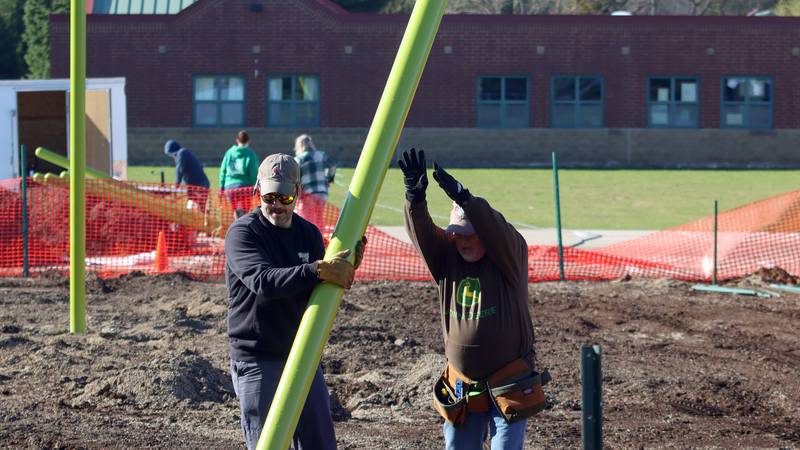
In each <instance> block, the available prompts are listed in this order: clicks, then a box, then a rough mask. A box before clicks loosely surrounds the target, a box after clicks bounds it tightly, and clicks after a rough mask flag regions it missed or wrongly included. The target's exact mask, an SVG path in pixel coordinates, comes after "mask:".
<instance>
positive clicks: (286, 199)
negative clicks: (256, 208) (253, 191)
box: [261, 192, 295, 205]
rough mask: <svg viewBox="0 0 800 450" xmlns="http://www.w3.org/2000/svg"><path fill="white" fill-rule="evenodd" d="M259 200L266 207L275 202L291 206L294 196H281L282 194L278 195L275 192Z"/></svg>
mask: <svg viewBox="0 0 800 450" xmlns="http://www.w3.org/2000/svg"><path fill="white" fill-rule="evenodd" d="M261 200H262V201H263V202H264V203H266V204H268V205H271V204H273V203H275V201H276V200H277V201H279V202H281V204H283V205H291V204H292V203H294V200H295V197H294V195H283V194H278V193H276V192H272V193H269V194H264V195H262V196H261Z"/></svg>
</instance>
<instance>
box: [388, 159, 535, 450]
mask: <svg viewBox="0 0 800 450" xmlns="http://www.w3.org/2000/svg"><path fill="white" fill-rule="evenodd" d="M398 165H399V166H400V169H401V170H402V171H403V178H404V182H405V188H406V204H405V223H406V230H407V231H408V234H409V236H410V237H411V241H412V242H413V244H414V246H415V247H416V249H417V252H419V254H420V255H421V256H422V258H423V259H424V260H425V264H426V265H427V266H428V270H430V273H431V275H432V276H433V278H434V279H435V280H436V283H437V284H438V285H439V289H438V294H439V305H440V311H441V319H442V329H443V332H444V338H445V354H446V356H447V360H448V364H447V366H446V367H445V369H444V371H443V373H442V375H441V377H439V379H438V380H437V381H436V383H435V385H434V389H433V393H434V402H433V403H434V407H435V408H436V410H437V412H439V414H440V415H441V416H442V417H443V418H444V419H445V422H444V425H443V432H444V440H445V448H447V449H459V450H461V449H481V448H483V442H484V441H485V440H486V439H487V437H488V438H490V439H491V444H492V449H493V450H500V449H506V450H508V449H522V447H523V445H524V443H525V423H526V419H527V418H528V417H530V416H532V415H533V414H536V413H538V412H539V411H541V410H542V409H543V408H544V406H545V404H546V402H545V397H544V393H543V391H542V384H545V383H546V382H547V379H548V378H549V374H547V371H546V370H545V372H544V373H542V374H540V373H538V372H537V371H536V370H537V368H536V358H535V352H534V339H533V324H532V322H531V316H530V313H529V312H528V246H527V244H526V243H525V239H524V238H523V237H522V235H520V233H519V232H518V231H517V230H516V229H514V227H513V226H512V225H511V224H509V223H508V222H507V221H506V220H505V218H504V217H503V215H502V214H500V213H499V212H497V211H495V210H494V209H492V207H491V206H489V203H488V202H487V201H486V200H484V199H483V198H480V197H475V196H473V195H472V194H470V192H469V190H467V189H466V188H464V186H463V185H462V184H461V183H459V182H458V181H457V180H456V179H455V178H453V176H451V175H450V174H449V173H447V172H446V171H445V170H444V169H442V168H441V167H440V166H439V165H438V164H436V163H434V172H433V178H434V179H435V180H436V182H437V183H438V184H439V187H441V188H442V190H443V191H444V192H445V194H447V196H448V197H450V198H451V199H452V200H453V209H452V211H451V213H450V224H449V225H448V226H447V229H446V230H443V229H441V228H439V227H438V226H436V224H434V223H433V220H432V219H431V216H430V214H429V213H428V206H427V202H426V200H425V190H426V189H427V187H428V176H427V174H426V171H427V169H426V165H425V153H424V152H423V151H420V152H419V153H417V151H416V150H415V149H413V148H412V149H411V150H410V151H407V152H403V156H402V158H401V159H400V160H399V161H398Z"/></svg>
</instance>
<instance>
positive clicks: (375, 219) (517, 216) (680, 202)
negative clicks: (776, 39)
mask: <svg viewBox="0 0 800 450" xmlns="http://www.w3.org/2000/svg"><path fill="white" fill-rule="evenodd" d="M128 170H129V175H128V176H129V178H131V179H136V180H141V181H159V174H158V172H159V171H161V170H164V171H165V178H166V180H167V182H172V181H174V176H175V175H174V172H175V169H174V167H141V166H139V167H130V168H129V169H128ZM450 172H451V173H452V175H453V176H454V177H456V178H457V179H458V180H459V181H461V182H462V183H463V184H464V186H466V187H467V188H468V189H469V190H470V191H471V192H472V193H473V194H475V195H479V196H482V197H484V198H486V199H487V200H489V202H490V203H491V204H492V206H494V207H495V208H496V209H497V210H498V211H500V212H502V213H503V214H504V215H505V216H506V218H507V219H509V220H510V221H512V222H514V223H515V224H517V225H518V226H520V227H522V228H525V227H528V226H531V227H554V226H555V206H554V203H555V202H554V196H553V176H552V171H550V170H546V169H453V170H451V171H450ZM206 174H207V175H208V177H209V179H210V180H211V186H217V185H218V181H217V180H218V176H219V169H218V168H213V167H212V168H206ZM352 176H353V169H352V168H340V169H339V170H338V171H337V175H336V184H335V185H334V186H332V188H331V193H330V201H331V202H333V203H334V204H336V205H341V204H342V202H343V200H344V196H345V192H346V189H347V186H348V185H349V184H350V180H351V178H352ZM428 179H429V182H430V184H429V186H428V203H429V207H430V210H431V214H432V215H433V216H434V219H435V220H436V222H437V223H439V224H445V223H446V222H447V217H449V212H450V205H451V202H450V200H449V199H448V198H447V197H446V196H445V194H444V192H442V191H441V189H439V187H438V186H437V185H436V182H435V181H434V179H433V176H432V174H431V172H428ZM559 181H560V191H561V214H562V220H561V223H562V225H563V226H564V227H565V228H571V229H584V230H603V229H642V230H659V229H664V228H668V227H672V226H676V225H681V224H684V223H686V222H690V221H692V220H696V219H699V218H701V217H705V216H708V215H710V214H712V212H713V209H714V200H715V199H716V200H719V208H720V211H725V210H728V209H733V208H736V207H738V206H742V205H745V204H748V203H751V202H754V201H756V200H760V199H763V198H766V197H769V196H772V195H775V194H779V193H782V192H787V191H791V190H795V189H798V188H800V171H795V170H777V171H768V170H752V171H734V170H561V171H560V172H559ZM403 193H404V188H403V178H402V175H401V173H400V170H399V169H396V168H392V169H389V172H388V173H387V174H386V179H385V180H384V184H383V188H382V189H381V192H380V194H379V196H378V202H377V205H376V206H375V209H374V211H373V214H372V221H371V223H372V224H373V225H402V224H403V216H402V207H403Z"/></svg>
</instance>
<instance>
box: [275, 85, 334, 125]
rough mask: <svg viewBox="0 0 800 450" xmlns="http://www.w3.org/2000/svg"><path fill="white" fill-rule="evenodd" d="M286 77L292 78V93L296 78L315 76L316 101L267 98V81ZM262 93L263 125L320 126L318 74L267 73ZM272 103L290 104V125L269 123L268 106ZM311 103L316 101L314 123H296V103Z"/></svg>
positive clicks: (320, 97) (320, 101)
mask: <svg viewBox="0 0 800 450" xmlns="http://www.w3.org/2000/svg"><path fill="white" fill-rule="evenodd" d="M286 77H291V79H292V88H291V91H292V93H294V92H295V89H296V87H297V78H299V77H305V78H316V80H317V101H316V102H310V101H307V100H299V101H298V100H295V99H291V100H270V98H269V83H270V81H272V80H273V79H276V78H286ZM264 95H265V97H266V102H265V103H266V105H265V106H266V110H265V111H264V116H265V121H266V123H265V126H266V127H267V128H319V127H321V126H322V125H321V124H322V117H321V111H322V108H321V103H322V77H320V76H319V75H318V74H310V73H271V74H268V75H267V80H266V89H265V93H264ZM273 103H274V104H281V105H285V104H289V105H290V109H291V114H290V115H291V119H292V123H291V124H290V125H272V124H271V123H270V114H269V109H270V106H271V105H272V104H273ZM311 103H316V108H314V115H315V117H316V120H315V123H314V124H312V125H307V124H304V125H298V124H297V111H296V106H297V105H298V104H311Z"/></svg>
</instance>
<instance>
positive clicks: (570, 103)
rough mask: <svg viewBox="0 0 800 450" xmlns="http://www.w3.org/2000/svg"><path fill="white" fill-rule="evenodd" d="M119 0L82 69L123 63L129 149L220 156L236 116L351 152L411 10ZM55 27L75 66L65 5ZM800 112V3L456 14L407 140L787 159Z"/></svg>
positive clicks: (605, 156)
mask: <svg viewBox="0 0 800 450" xmlns="http://www.w3.org/2000/svg"><path fill="white" fill-rule="evenodd" d="M121 3H123V2H121V1H111V0H89V10H90V11H94V12H110V13H113V14H92V15H90V16H89V17H88V20H87V23H88V39H87V52H88V53H87V75H88V76H90V77H118V76H124V77H126V78H127V99H128V126H129V137H128V139H129V161H130V163H132V164H137V163H150V162H163V157H162V156H161V155H160V154H158V152H160V149H161V146H162V143H163V141H164V140H165V139H167V138H176V139H178V140H179V141H181V142H182V143H184V144H186V145H187V146H190V147H192V148H194V149H195V150H197V151H198V152H199V153H200V155H201V157H202V158H203V159H205V160H207V161H209V162H211V161H218V160H219V159H220V158H221V156H222V152H223V151H224V149H225V148H226V147H227V146H228V145H229V143H230V142H231V141H232V139H233V135H234V133H235V131H236V130H238V129H240V128H247V129H248V130H249V131H251V134H252V135H253V136H254V140H255V147H256V148H257V149H259V150H261V153H262V154H266V153H268V152H272V151H277V150H284V151H289V150H290V148H291V143H292V138H293V137H294V136H295V135H296V134H299V133H301V132H308V133H310V134H312V135H313V136H314V137H315V141H317V142H318V143H319V144H320V146H321V147H324V148H326V149H327V150H329V151H331V152H332V153H333V154H334V156H335V157H337V158H338V159H340V160H341V161H344V162H345V163H346V162H352V161H355V160H356V159H357V155H358V152H359V151H360V149H361V145H362V144H363V139H364V137H365V136H366V131H367V129H368V127H369V125H370V123H371V120H372V116H373V114H374V112H375V108H376V107H377V103H378V100H379V97H380V95H381V92H382V89H383V86H384V84H385V82H386V78H387V75H388V72H389V69H390V67H391V64H392V62H393V60H394V56H395V53H396V51H397V47H398V45H399V42H400V39H401V37H402V34H403V32H404V30H405V26H406V23H407V20H408V16H407V15H378V14H352V13H348V12H346V11H345V10H343V9H341V8H340V7H339V6H337V5H336V4H335V3H333V2H331V1H328V0H296V1H290V0H196V1H193V0H183V2H179V1H177V0H172V1H171V2H165V1H158V0H150V1H149V2H147V1H145V0H139V2H136V1H134V0H129V1H128V2H125V4H126V5H128V7H127V9H124V8H120V6H119V5H120V4H121ZM164 3H166V4H167V5H171V6H163V7H159V6H158V5H163V4H164ZM145 4H148V5H152V8H151V10H145V9H146V8H145V7H144V5H145ZM176 4H179V5H180V6H179V7H175V5H176ZM132 5H138V8H139V9H138V10H136V8H137V7H133V6H132ZM131 8H134V10H131ZM148 8H150V7H149V6H148ZM159 8H160V9H159ZM50 29H51V33H50V39H51V52H52V56H51V63H52V75H53V77H66V76H68V75H69V22H68V17H67V16H52V17H51V22H50ZM798 129H800V18H789V17H683V16H504V15H494V16H487V15H447V16H445V17H444V19H443V21H442V24H441V27H440V29H439V33H438V35H437V38H436V41H435V42H434V45H433V48H432V50H431V54H430V57H429V60H428V63H427V66H426V68H425V72H424V74H423V77H422V80H421V82H420V86H419V89H418V91H417V95H416V97H415V99H414V103H413V105H412V108H411V111H410V113H409V116H408V120H407V122H406V129H405V130H404V132H403V136H402V138H401V143H400V147H401V148H403V147H405V146H410V145H414V146H417V147H423V148H425V149H426V150H427V151H428V152H430V153H433V154H434V155H435V156H436V157H438V158H439V159H441V160H444V161H447V162H449V163H450V164H458V165H497V164H509V165H519V166H535V165H546V164H547V163H548V161H549V155H550V152H551V151H554V150H555V151H558V152H559V155H560V160H561V161H562V162H564V163H565V164H566V165H572V166H600V167H603V166H607V167H691V166H703V167H709V166H712V167H713V166H735V167H788V166H800V148H799V147H800V130H798Z"/></svg>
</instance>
